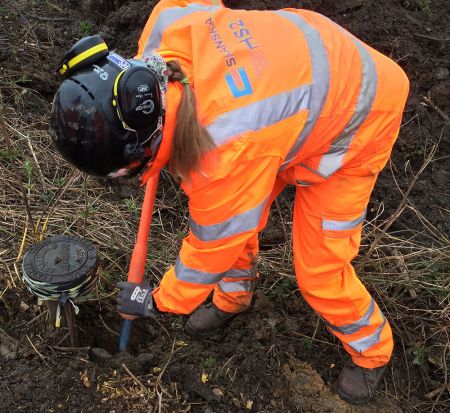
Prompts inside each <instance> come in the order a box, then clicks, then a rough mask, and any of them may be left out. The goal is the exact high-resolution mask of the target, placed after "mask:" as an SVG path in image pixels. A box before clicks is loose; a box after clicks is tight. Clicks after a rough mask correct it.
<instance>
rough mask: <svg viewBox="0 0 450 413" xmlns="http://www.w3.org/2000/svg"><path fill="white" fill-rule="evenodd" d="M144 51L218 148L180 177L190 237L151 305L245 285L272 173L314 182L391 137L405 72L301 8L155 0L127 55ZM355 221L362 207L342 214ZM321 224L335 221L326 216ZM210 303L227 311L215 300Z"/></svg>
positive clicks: (170, 306) (184, 307)
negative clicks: (191, 99)
mask: <svg viewBox="0 0 450 413" xmlns="http://www.w3.org/2000/svg"><path fill="white" fill-rule="evenodd" d="M154 50H155V51H156V52H158V53H159V54H160V55H161V56H162V57H163V58H164V59H165V60H166V61H169V60H172V59H176V60H178V61H179V62H180V63H181V66H182V68H183V70H184V71H185V72H186V74H187V77H188V78H189V82H190V85H191V86H192V88H193V89H194V92H195V95H196V99H197V106H198V116H199V119H200V122H201V123H202V125H204V126H205V127H206V129H207V130H208V132H209V133H210V135H211V137H212V138H213V140H214V142H215V144H216V146H217V148H216V149H215V150H214V151H212V152H211V153H210V154H208V155H206V156H205V159H204V162H203V164H202V171H201V173H193V174H192V176H191V180H190V181H189V182H183V183H182V188H183V190H184V191H185V192H186V193H187V195H188V196H189V212H190V231H189V235H188V236H187V237H186V238H185V239H184V241H183V244H182V247H181V251H180V253H179V256H178V259H177V261H176V264H175V266H174V267H172V268H170V269H169V270H168V272H167V273H166V274H165V276H164V278H163V280H162V282H161V283H160V285H159V286H158V287H157V289H156V290H155V292H154V297H155V301H156V304H157V306H158V308H159V309H160V310H162V311H168V312H174V313H184V314H187V313H190V312H192V311H193V310H194V309H195V308H196V307H197V306H199V305H200V304H201V303H202V302H203V301H204V300H205V299H206V298H207V296H208V295H209V294H210V292H211V291H213V290H214V289H216V290H217V288H219V289H220V290H221V291H223V292H225V293H233V292H236V293H239V292H242V294H243V295H245V293H248V292H249V291H251V290H252V284H253V283H254V281H255V278H256V276H255V269H254V266H253V263H254V255H255V253H256V252H257V249H258V245H257V244H258V242H257V234H258V232H259V231H260V230H261V229H262V228H263V226H264V225H265V221H266V219H267V213H268V206H270V203H271V202H272V201H273V198H274V197H275V196H276V194H277V192H279V190H277V185H278V184H279V181H280V179H281V180H283V182H285V183H286V182H287V183H289V184H293V185H297V186H308V185H314V184H316V183H321V182H324V181H326V180H327V179H329V178H330V177H332V176H333V174H335V173H336V172H337V171H339V170H341V168H344V167H346V166H349V165H352V163H354V162H355V160H357V159H358V157H359V156H361V154H367V153H368V151H375V150H376V148H378V143H379V142H380V141H381V140H382V139H385V140H386V139H390V140H391V143H393V142H394V140H395V138H396V136H397V134H398V130H399V124H400V118H401V114H402V111H403V107H404V103H405V99H406V95H407V93H408V80H407V78H406V76H405V74H404V73H403V71H402V70H401V69H400V68H399V66H397V65H396V64H395V63H394V62H393V61H392V60H390V59H389V58H387V57H385V56H384V55H382V54H380V53H379V52H377V51H375V50H374V49H372V48H371V47H369V46H367V45H366V44H364V43H363V42H361V41H360V40H358V39H356V38H355V37H354V36H353V35H351V34H350V33H348V32H347V31H345V30H344V29H343V28H341V27H339V26H338V25H337V24H335V23H333V22H332V21H330V20H329V19H328V18H326V17H324V16H322V15H320V14H317V13H314V12H311V11H307V10H296V9H284V10H278V11H243V10H231V9H228V8H224V7H223V5H222V4H221V2H220V1H198V2H195V3H193V2H190V1H181V0H179V1H175V0H172V1H171V0H166V1H164V0H163V1H160V2H159V3H158V4H157V6H156V7H155V9H154V10H153V12H152V14H151V16H150V18H149V20H148V22H147V25H146V26H145V29H144V31H143V33H142V36H141V39H140V41H139V50H138V55H137V57H138V58H145V56H146V55H149V54H150V53H152V51H154ZM182 87H183V86H182V85H180V84H177V83H169V86H168V91H167V95H166V101H167V113H166V118H165V125H164V131H163V139H162V143H161V146H160V148H159V151H158V154H157V156H156V159H155V161H154V163H153V164H152V165H150V166H149V168H148V170H147V171H146V172H145V174H144V175H143V180H144V182H145V181H146V180H147V179H148V177H149V176H151V175H152V174H153V173H156V171H158V170H159V169H160V168H161V167H163V166H164V165H165V164H166V163H167V161H168V159H169V157H170V146H171V139H172V133H173V129H174V123H175V119H176V111H177V108H178V105H179V102H180V97H181V93H182ZM376 172H377V171H374V173H376ZM363 219H364V214H363V211H362V212H361V216H356V217H354V219H353V224H354V225H358V224H361V222H362V221H363ZM350 224H351V223H350ZM325 226H329V227H330V228H333V226H334V227H336V228H338V229H339V228H340V227H339V223H336V221H333V220H329V221H327V222H325ZM342 229H344V230H345V229H346V227H344V226H343V227H342ZM224 300H226V299H224ZM218 304H220V303H218ZM367 305H369V301H368V304H367ZM220 306H221V308H222V309H224V310H227V303H226V302H225V301H224V302H223V303H222V305H220ZM372 306H373V304H371V307H372ZM229 310H230V311H232V310H233V309H232V308H229ZM234 310H235V311H237V309H236V308H235V309H234Z"/></svg>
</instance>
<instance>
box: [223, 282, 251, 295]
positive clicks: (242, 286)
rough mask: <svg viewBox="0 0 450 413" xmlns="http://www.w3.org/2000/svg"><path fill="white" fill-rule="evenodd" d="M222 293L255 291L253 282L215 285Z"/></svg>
mask: <svg viewBox="0 0 450 413" xmlns="http://www.w3.org/2000/svg"><path fill="white" fill-rule="evenodd" d="M217 285H218V286H219V288H220V289H221V290H222V291H223V292H224V293H251V292H253V291H254V289H255V281H248V280H246V281H228V282H226V281H219V283H218V284H217Z"/></svg>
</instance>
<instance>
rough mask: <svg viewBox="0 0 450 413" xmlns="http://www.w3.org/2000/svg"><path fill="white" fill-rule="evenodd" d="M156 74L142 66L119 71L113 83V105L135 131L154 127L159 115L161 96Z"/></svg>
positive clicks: (122, 118)
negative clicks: (116, 106)
mask: <svg viewBox="0 0 450 413" xmlns="http://www.w3.org/2000/svg"><path fill="white" fill-rule="evenodd" d="M160 93H161V92H160V89H159V83H158V79H157V77H156V75H155V74H154V73H153V72H152V71H151V70H150V69H148V68H146V67H144V66H137V67H133V68H131V69H127V70H125V71H123V72H121V73H120V75H119V76H118V78H117V80H116V84H115V85H114V100H113V105H118V107H119V110H118V113H119V117H121V119H120V120H121V121H122V122H124V123H125V124H126V125H127V126H128V127H129V128H130V129H133V130H136V131H142V130H147V129H150V128H152V127H156V125H157V123H158V119H159V117H160V115H161V96H160Z"/></svg>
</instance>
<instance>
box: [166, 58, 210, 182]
mask: <svg viewBox="0 0 450 413" xmlns="http://www.w3.org/2000/svg"><path fill="white" fill-rule="evenodd" d="M167 67H168V68H169V81H170V82H180V83H181V84H182V85H183V95H182V97H181V102H180V106H179V108H178V112H177V117H176V122H175V130H174V134H173V135H174V136H173V141H172V149H171V155H170V160H169V171H170V172H171V173H172V174H173V175H175V176H176V177H180V178H181V179H184V180H188V179H189V174H190V173H191V172H194V171H198V170H199V169H200V161H201V158H202V156H203V155H204V154H205V153H206V152H208V151H210V150H212V149H214V148H215V144H214V141H213V140H212V138H211V136H210V135H209V133H208V131H207V130H206V129H205V128H204V127H203V126H202V125H200V123H199V121H198V117H197V105H196V100H195V95H194V91H193V90H192V88H191V86H190V85H189V82H188V80H187V78H186V75H185V74H184V73H183V71H182V70H181V66H180V64H179V62H178V61H176V60H171V61H169V62H167Z"/></svg>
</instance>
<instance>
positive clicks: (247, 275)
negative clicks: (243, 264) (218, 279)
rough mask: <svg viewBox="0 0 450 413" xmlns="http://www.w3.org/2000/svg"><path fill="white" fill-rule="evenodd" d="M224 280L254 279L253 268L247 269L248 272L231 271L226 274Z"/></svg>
mask: <svg viewBox="0 0 450 413" xmlns="http://www.w3.org/2000/svg"><path fill="white" fill-rule="evenodd" d="M225 277H226V278H255V271H254V270H253V268H249V269H248V270H236V269H233V268H232V269H231V270H229V271H227V272H226V274H225Z"/></svg>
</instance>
